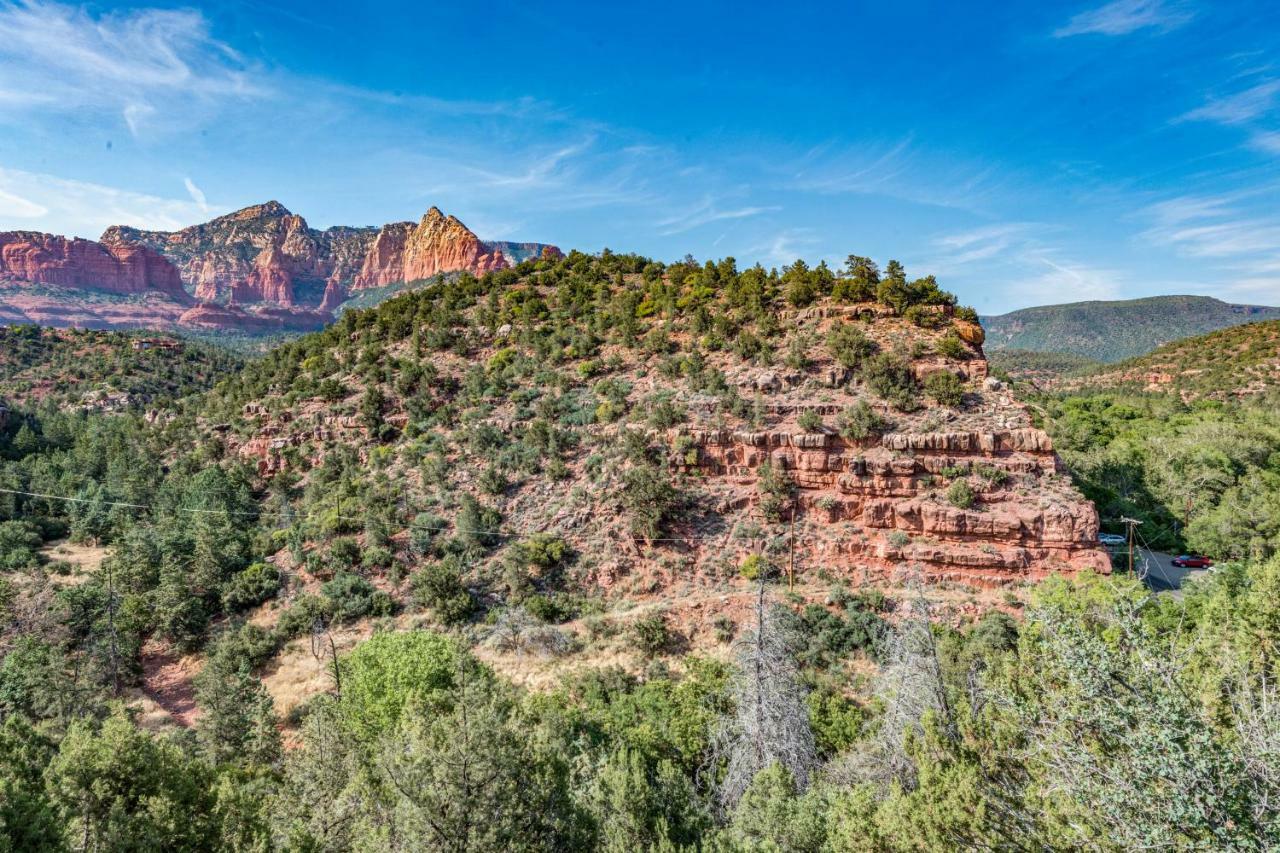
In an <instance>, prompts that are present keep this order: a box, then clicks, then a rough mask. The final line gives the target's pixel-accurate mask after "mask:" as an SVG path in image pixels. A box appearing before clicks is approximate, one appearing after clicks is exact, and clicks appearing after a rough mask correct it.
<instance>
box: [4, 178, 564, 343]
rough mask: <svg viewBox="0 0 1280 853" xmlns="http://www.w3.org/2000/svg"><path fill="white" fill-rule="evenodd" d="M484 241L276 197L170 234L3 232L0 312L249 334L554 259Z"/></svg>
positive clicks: (295, 327)
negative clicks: (332, 217)
mask: <svg viewBox="0 0 1280 853" xmlns="http://www.w3.org/2000/svg"><path fill="white" fill-rule="evenodd" d="M560 254H561V253H560V250H559V249H558V248H556V247H555V246H551V245H549V244H545V243H514V242H505V241H503V242H495V243H488V242H485V241H484V240H481V239H480V238H479V237H477V236H476V235H475V234H474V233H473V232H472V231H471V230H470V229H469V228H467V226H466V225H464V224H463V223H462V222H461V221H460V220H459V219H458V218H457V217H454V216H447V215H445V214H444V213H442V212H441V211H440V210H439V208H436V207H432V208H430V209H429V210H428V211H427V212H426V214H424V215H423V217H422V219H421V220H420V221H418V222H416V223H415V222H392V223H389V224H387V225H383V226H381V227H374V226H356V227H353V226H343V225H339V226H334V227H331V228H327V229H324V230H323V231H322V230H317V229H314V228H311V227H310V226H309V225H307V222H306V220H305V219H303V218H302V217H301V216H298V215H297V214H294V213H292V212H291V211H289V210H288V208H286V207H285V206H284V205H282V204H281V203H280V202H278V201H269V202H266V203H264V204H257V205H252V206H250V207H246V208H243V209H241V210H237V211H235V212H233V213H229V214H226V215H225V216H219V217H217V218H215V219H212V220H210V221H209V222H204V223H200V224H197V225H192V226H189V227H187V228H183V229H181V230H178V231H148V230H144V229H139V228H134V227H131V226H125V225H113V226H111V227H109V228H108V229H107V230H106V231H105V232H104V233H103V235H102V237H101V239H100V240H98V241H96V242H95V241H93V240H82V239H69V238H65V237H60V236H57V235H53V234H43V233H39V232H31V231H12V232H4V233H0V321H2V322H11V323H35V324H39V325H46V326H56V327H76V328H98V329H103V328H111V329H121V328H167V329H173V328H194V329H202V330H235V331H240V332H246V333H249V334H269V333H277V332H282V331H284V332H299V331H309V330H313V329H318V328H321V327H323V326H324V325H325V323H327V322H330V321H332V320H333V316H334V312H335V311H336V310H337V309H338V308H339V307H340V306H341V305H342V304H343V303H344V302H346V301H347V300H349V299H350V298H351V297H352V296H354V295H357V294H360V293H362V292H366V293H369V294H370V296H369V298H367V299H365V300H363V302H369V301H371V300H373V299H376V298H377V297H378V294H379V293H380V292H382V291H384V290H385V291H388V292H390V291H391V290H393V289H394V286H398V285H403V284H406V283H408V282H414V281H420V280H423V279H428V278H432V277H434V276H436V275H438V274H440V273H458V272H469V273H472V274H474V275H477V276H479V275H483V274H485V273H487V272H491V271H495V270H502V269H507V268H509V267H512V266H515V265H516V264H519V263H521V262H523V261H525V260H529V259H536V258H543V257H547V258H557V257H559V256H560Z"/></svg>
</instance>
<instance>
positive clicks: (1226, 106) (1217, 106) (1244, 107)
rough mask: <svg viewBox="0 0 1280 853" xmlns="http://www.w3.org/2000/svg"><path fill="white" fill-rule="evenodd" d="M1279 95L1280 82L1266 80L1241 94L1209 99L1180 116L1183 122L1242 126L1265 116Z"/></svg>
mask: <svg viewBox="0 0 1280 853" xmlns="http://www.w3.org/2000/svg"><path fill="white" fill-rule="evenodd" d="M1277 94H1280V80H1267V81H1266V82H1263V83H1258V84H1257V85H1255V86H1251V87H1250V88H1248V89H1245V90H1243V91H1241V92H1236V93H1234V94H1231V95H1226V96H1223V97H1219V98H1211V99H1209V101H1208V103H1206V104H1205V105H1204V106H1202V107H1197V108H1196V109H1194V110H1191V111H1190V112H1187V113H1185V114H1183V115H1182V117H1181V118H1182V120H1183V121H1214V122H1218V123H1219V124H1244V123H1245V122H1248V121H1251V120H1253V119H1255V118H1258V117H1260V116H1263V115H1266V114H1267V113H1269V112H1270V111H1271V109H1272V107H1274V106H1275V101H1276V95H1277Z"/></svg>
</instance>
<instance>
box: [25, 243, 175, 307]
mask: <svg viewBox="0 0 1280 853" xmlns="http://www.w3.org/2000/svg"><path fill="white" fill-rule="evenodd" d="M0 279H8V280H10V281H15V282H29V283H31V284H51V285H56V286H59V287H71V288H81V289H88V290H98V291H102V292H104V293H111V294H116V295H119V296H139V295H145V294H151V293H155V294H161V295H164V296H167V297H170V298H173V299H176V300H179V301H186V302H188V303H189V302H190V298H189V297H188V296H187V293H186V291H185V290H184V289H183V287H182V280H181V278H179V276H178V271H177V270H176V269H175V268H174V267H173V265H172V264H170V263H169V262H168V261H167V260H165V259H164V258H163V257H162V256H161V255H159V254H158V253H156V252H154V251H152V250H151V249H149V248H147V247H145V246H140V245H137V244H129V243H120V242H105V243H95V242H93V241H92V240H81V239H78V238H67V237H59V236H57V235H54V234H42V233H39V232H36V231H7V232H3V233H0Z"/></svg>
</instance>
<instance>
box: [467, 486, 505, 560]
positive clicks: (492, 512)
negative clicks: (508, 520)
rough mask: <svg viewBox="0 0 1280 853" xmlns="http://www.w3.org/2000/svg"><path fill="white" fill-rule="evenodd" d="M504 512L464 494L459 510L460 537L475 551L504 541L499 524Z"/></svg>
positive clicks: (483, 549) (481, 550) (468, 547)
mask: <svg viewBox="0 0 1280 853" xmlns="http://www.w3.org/2000/svg"><path fill="white" fill-rule="evenodd" d="M501 523H502V513H500V512H498V511H497V510H496V509H494V508H492V507H488V506H485V505H484V504H482V503H480V502H479V501H478V500H476V499H475V498H474V497H472V496H471V495H468V494H464V495H463V496H462V508H461V509H460V510H459V511H458V538H459V539H460V540H462V543H463V544H464V545H465V546H466V547H467V550H469V551H473V552H483V551H487V550H488V549H490V548H493V547H495V546H496V545H497V544H498V543H499V542H501V541H502V535H501V534H500V533H499V531H498V525H499V524H501Z"/></svg>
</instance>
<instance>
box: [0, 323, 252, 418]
mask: <svg viewBox="0 0 1280 853" xmlns="http://www.w3.org/2000/svg"><path fill="white" fill-rule="evenodd" d="M147 340H161V341H173V342H174V343H175V344H176V346H174V347H173V348H165V347H155V348H146V349H134V342H135V341H147ZM243 364H244V361H243V359H241V358H240V357H239V356H237V355H235V354H233V353H231V352H228V351H227V350H226V349H224V348H222V347H220V346H214V345H213V344H211V343H205V342H197V341H183V340H181V339H177V338H167V337H161V338H158V339H153V338H151V337H150V336H149V335H148V334H147V333H145V332H107V331H96V330H86V329H46V328H42V327H40V326H0V399H6V400H8V401H9V402H10V403H21V404H25V405H35V404H38V403H42V402H46V401H47V402H51V403H54V404H56V405H59V406H65V405H75V406H87V405H91V406H92V407H96V408H104V409H110V410H113V411H114V410H123V409H128V410H141V409H143V408H148V407H152V406H157V405H162V404H164V403H166V402H170V401H173V400H177V399H179V398H182V397H185V396H187V395H188V394H194V393H197V392H200V391H207V390H208V389H209V388H211V387H213V385H214V383H216V382H217V381H218V380H220V379H222V378H223V377H225V376H228V375H230V374H231V373H233V372H235V371H236V370H238V369H239V368H240V367H241V366H242V365H243Z"/></svg>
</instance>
